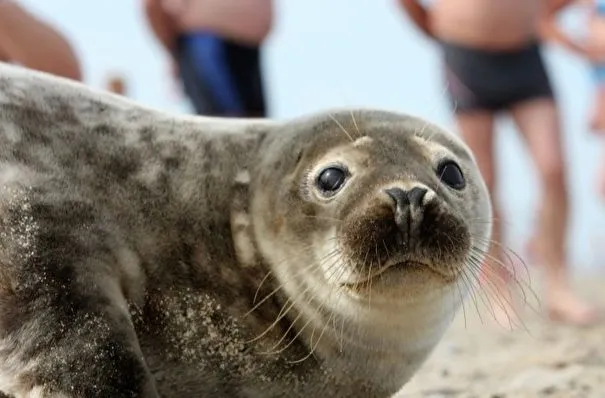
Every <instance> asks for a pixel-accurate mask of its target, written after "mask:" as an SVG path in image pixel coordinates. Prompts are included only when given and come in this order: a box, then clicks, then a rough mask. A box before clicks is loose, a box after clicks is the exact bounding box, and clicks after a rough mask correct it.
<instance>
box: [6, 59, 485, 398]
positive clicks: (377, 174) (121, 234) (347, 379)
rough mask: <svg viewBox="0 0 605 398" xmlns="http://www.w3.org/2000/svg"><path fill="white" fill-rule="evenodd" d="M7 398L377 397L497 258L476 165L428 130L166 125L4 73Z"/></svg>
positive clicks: (373, 119) (396, 117) (337, 124)
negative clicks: (483, 265)
mask: <svg viewBox="0 0 605 398" xmlns="http://www.w3.org/2000/svg"><path fill="white" fill-rule="evenodd" d="M0 187H1V189H0V390H1V391H3V392H5V393H7V394H10V395H12V396H15V397H115V398H120V397H145V398H151V397H160V396H161V397H213V398H222V397H249V398H258V397H309V396H314V395H319V394H321V396H322V397H326V398H327V397H377V398H386V397H389V396H391V395H393V394H394V393H395V392H397V391H398V390H399V389H400V388H401V387H402V386H403V385H404V384H405V383H406V381H407V380H408V379H409V378H410V377H411V376H412V375H413V374H414V372H415V371H416V370H417V368H418V367H419V366H420V365H421V364H422V362H423V361H424V360H425V358H426V357H427V355H428V354H429V353H430V352H431V350H432V348H433V347H434V346H435V345H436V344H437V342H438V341H439V339H440V338H441V336H442V334H443V333H444V331H445V329H446V328H447V326H448V325H449V323H450V321H451V320H452V317H453V315H454V313H455V312H456V309H457V308H458V307H459V305H460V302H461V299H462V298H463V297H464V296H465V294H466V292H467V291H468V289H469V285H468V283H467V282H468V281H469V280H470V279H472V277H473V276H474V272H475V271H474V270H475V267H473V264H477V263H478V262H479V261H480V260H481V259H482V256H483V253H484V252H485V250H486V249H487V244H488V241H489V238H490V232H489V231H490V223H489V221H490V219H491V208H490V205H489V199H488V194H487V191H486V188H485V186H484V183H483V181H482V179H481V177H480V175H479V173H478V170H477V167H476V165H475V162H474V160H473V157H472V155H471V153H470V152H469V150H468V149H467V148H466V147H465V146H464V145H463V144H462V143H461V141H459V139H457V138H456V137H455V136H454V135H453V134H450V133H448V132H447V131H444V130H443V129H441V128H439V127H438V126H436V125H434V124H432V123H429V122H428V121H426V120H423V119H421V118H417V117H412V116H409V115H404V114H398V113H393V112H386V111H378V110H368V109H349V110H338V111H337V110H335V111H331V112H327V111H326V112H318V113H315V114H312V115H307V116H303V117H299V118H293V119H291V120H287V121H269V120H260V119H259V120H232V119H218V118H216V119H215V118H206V117H194V116H173V115H168V114H165V113H163V112H161V111H159V110H154V109H151V108H148V107H145V106H143V105H138V104H136V103H135V102H132V101H130V100H128V99H125V98H122V97H118V96H115V95H113V94H110V93H106V92H101V91H95V90H93V89H91V88H87V87H85V86H83V85H80V84H78V83H75V82H71V81H68V80H64V79H61V78H57V77H53V76H50V75H46V74H43V73H40V72H34V71H29V70H25V69H21V68H18V67H14V66H8V65H0Z"/></svg>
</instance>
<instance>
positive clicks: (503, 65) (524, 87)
mask: <svg viewBox="0 0 605 398" xmlns="http://www.w3.org/2000/svg"><path fill="white" fill-rule="evenodd" d="M441 46H442V49H443V61H444V64H445V68H444V69H445V80H446V84H447V91H448V96H449V100H450V103H451V106H452V108H453V110H454V112H456V113H461V112H465V111H472V110H487V111H493V112H495V111H500V110H504V109H508V108H510V107H511V106H512V105H515V104H517V103H520V102H522V101H526V100H530V99H536V98H545V97H546V98H552V97H553V90H552V86H551V82H550V79H549V76H548V72H547V71H546V68H545V65H544V61H543V59H542V55H541V53H540V46H539V44H538V43H537V42H532V43H529V44H528V45H527V46H525V47H523V48H519V49H516V50H509V51H489V50H480V49H473V48H469V47H465V46H461V45H457V44H452V43H441Z"/></svg>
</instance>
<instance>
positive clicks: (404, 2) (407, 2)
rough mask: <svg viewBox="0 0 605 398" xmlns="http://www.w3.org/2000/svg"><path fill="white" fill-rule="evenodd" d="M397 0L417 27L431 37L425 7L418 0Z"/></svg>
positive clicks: (431, 33)
mask: <svg viewBox="0 0 605 398" xmlns="http://www.w3.org/2000/svg"><path fill="white" fill-rule="evenodd" d="M398 2H399V5H400V6H401V7H402V8H403V9H404V10H405V12H406V13H407V14H408V16H409V17H410V19H411V20H412V22H413V23H414V24H415V25H416V27H417V28H418V29H420V30H421V31H422V32H424V34H426V35H427V36H429V37H433V32H432V31H431V28H430V25H429V17H428V12H427V11H426V8H424V7H423V6H422V5H420V3H419V1H418V0H398Z"/></svg>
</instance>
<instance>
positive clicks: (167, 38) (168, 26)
mask: <svg viewBox="0 0 605 398" xmlns="http://www.w3.org/2000/svg"><path fill="white" fill-rule="evenodd" d="M143 8H144V10H145V16H146V17H147V23H148V25H149V27H150V28H151V31H152V32H153V34H154V35H155V37H156V38H157V39H158V41H159V42H160V44H161V45H162V46H163V47H164V49H165V50H166V51H167V52H168V53H169V54H170V55H171V56H173V55H174V54H175V51H176V37H177V34H178V31H177V27H176V25H175V23H174V21H173V19H172V17H171V16H170V15H169V14H168V13H167V12H166V11H165V10H164V7H163V5H162V1H161V0H143Z"/></svg>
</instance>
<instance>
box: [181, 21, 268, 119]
mask: <svg viewBox="0 0 605 398" xmlns="http://www.w3.org/2000/svg"><path fill="white" fill-rule="evenodd" d="M176 58H177V62H178V67H179V73H180V77H181V81H182V84H183V88H184V91H185V94H186V95H187V97H189V100H190V101H191V103H192V105H193V107H194V109H195V111H196V113H197V114H200V115H208V116H226V117H265V116H266V105H265V95H264V90H263V81H262V74H261V59H260V58H261V57H260V49H259V47H255V46H248V45H244V44H240V43H236V42H234V41H230V40H226V39H223V38H221V37H218V36H216V35H214V34H210V33H205V32H199V33H191V34H186V35H182V36H180V37H179V38H178V39H177V57H176Z"/></svg>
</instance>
